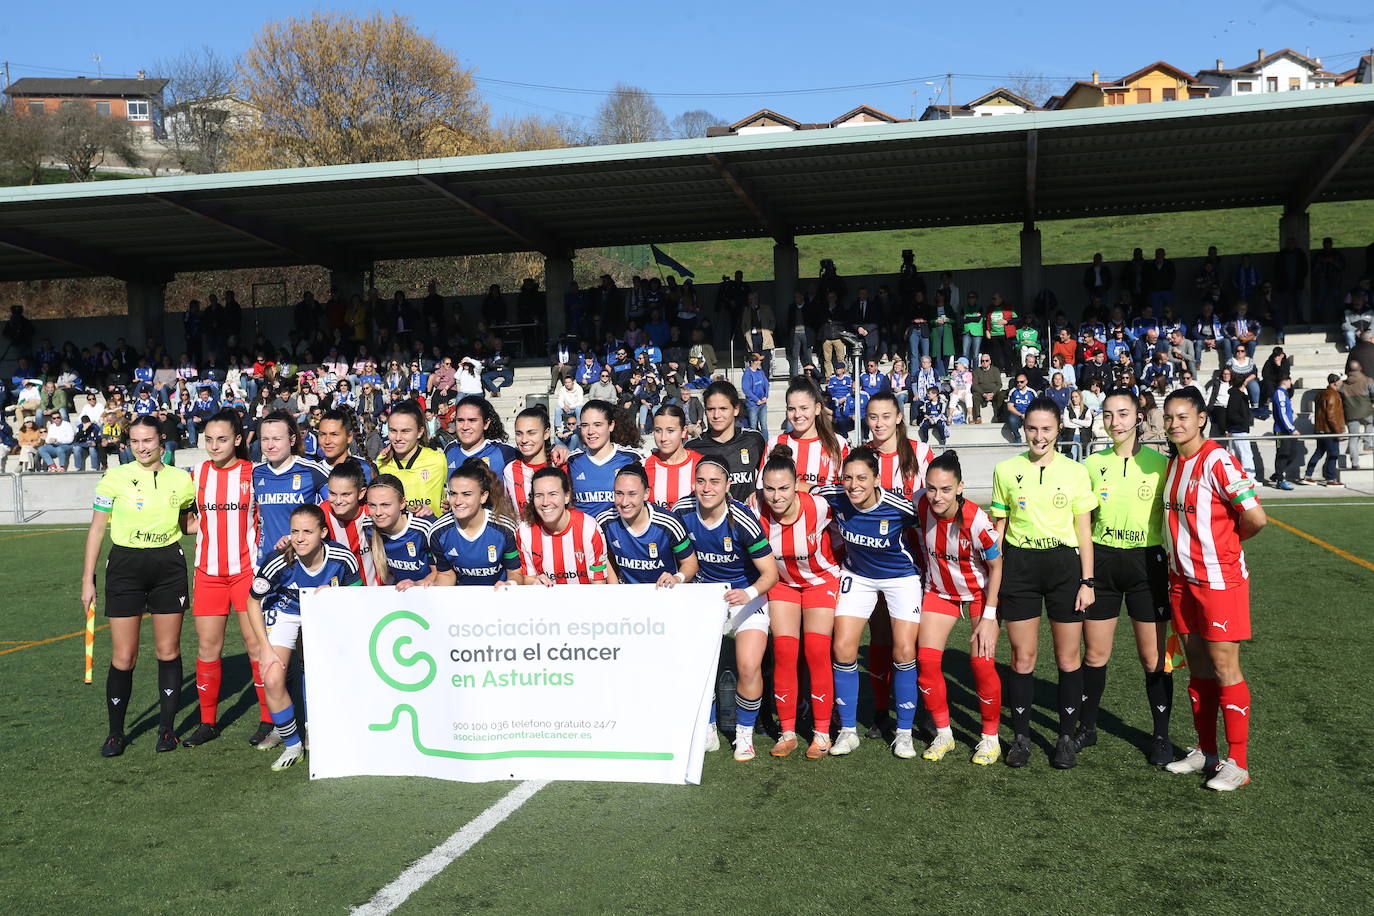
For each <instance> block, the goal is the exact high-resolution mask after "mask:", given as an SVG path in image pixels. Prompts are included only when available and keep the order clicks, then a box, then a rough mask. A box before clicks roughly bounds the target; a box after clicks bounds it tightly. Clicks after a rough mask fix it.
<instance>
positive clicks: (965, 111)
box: [921, 86, 1040, 121]
mask: <svg viewBox="0 0 1374 916" xmlns="http://www.w3.org/2000/svg"><path fill="white" fill-rule="evenodd" d="M1039 110H1040V109H1039V107H1038V106H1037V105H1036V104H1035V103H1034V102H1031V101H1030V100H1029V99H1026V98H1022V97H1021V96H1019V95H1017V94H1016V93H1014V92H1012V91H1011V90H1010V89H1004V88H1002V87H1000V86H999V87H998V88H996V89H994V90H992V91H991V92H988V93H985V94H983V95H980V96H979V97H978V98H976V99H974V100H973V101H971V102H966V103H965V104H963V105H927V106H926V110H925V112H924V113H923V114H922V115H921V120H922V121H943V120H946V119H948V118H987V117H993V116H995V115H1006V114H1025V113H1026V112H1028V111H1039Z"/></svg>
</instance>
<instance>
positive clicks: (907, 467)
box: [868, 391, 921, 481]
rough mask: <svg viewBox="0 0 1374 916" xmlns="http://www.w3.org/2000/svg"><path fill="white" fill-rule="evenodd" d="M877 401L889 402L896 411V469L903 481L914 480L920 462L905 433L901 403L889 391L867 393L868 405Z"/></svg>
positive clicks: (919, 468)
mask: <svg viewBox="0 0 1374 916" xmlns="http://www.w3.org/2000/svg"><path fill="white" fill-rule="evenodd" d="M878 402H882V403H884V404H891V405H892V409H893V410H895V411H897V428H896V430H894V434H895V435H896V437H897V471H898V473H899V474H900V476H901V478H902V480H903V481H907V480H915V479H916V476H917V475H918V474H919V473H920V472H921V462H920V459H918V458H917V457H916V449H915V448H914V447H913V446H912V444H911V436H910V435H909V434H908V433H907V425H906V417H905V416H904V415H903V414H902V405H901V403H900V402H899V401H898V400H897V396H896V395H895V394H893V393H892V392H891V391H879V392H878V393H876V394H872V395H869V397H868V404H869V406H870V407H872V406H873V405H874V404H876V403H878Z"/></svg>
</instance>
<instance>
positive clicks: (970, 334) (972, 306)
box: [960, 291, 1001, 369]
mask: <svg viewBox="0 0 1374 916" xmlns="http://www.w3.org/2000/svg"><path fill="white" fill-rule="evenodd" d="M986 320H987V316H985V315H984V314H983V307H982V306H981V305H979V304H978V293H977V292H974V291H970V292H969V294H968V295H967V296H966V297H965V299H964V311H963V313H962V317H961V318H960V321H961V323H962V324H963V331H962V337H961V340H962V346H961V348H960V354H961V355H962V356H963V357H964V358H965V359H967V360H968V361H969V362H973V361H974V360H976V359H978V354H979V353H981V352H982V350H983V337H984V336H985V332H984V323H985V322H986ZM989 356H990V357H991V351H989ZM1000 368H1001V367H1000V366H999V369H1000Z"/></svg>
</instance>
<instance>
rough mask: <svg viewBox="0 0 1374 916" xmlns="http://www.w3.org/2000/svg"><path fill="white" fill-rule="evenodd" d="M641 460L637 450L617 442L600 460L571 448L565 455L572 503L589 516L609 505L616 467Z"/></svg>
mask: <svg viewBox="0 0 1374 916" xmlns="http://www.w3.org/2000/svg"><path fill="white" fill-rule="evenodd" d="M642 460H643V459H642V458H641V457H640V456H639V453H638V452H635V451H633V450H631V449H628V448H625V447H624V446H620V445H617V446H616V447H615V449H614V450H613V451H612V452H611V453H610V455H609V456H607V457H606V458H605V459H603V460H601V461H597V460H596V459H594V458H592V456H591V455H589V454H587V452H586V451H584V450H583V449H578V450H577V451H575V452H573V453H572V454H571V455H569V456H568V478H569V479H570V480H571V481H572V491H573V504H574V506H575V507H576V508H577V509H579V510H580V511H582V512H585V513H587V514H588V515H590V516H591V517H592V518H596V517H597V516H598V515H600V514H601V513H602V512H605V511H606V510H607V509H609V508H611V503H612V501H613V500H614V499H615V473H616V471H619V470H620V469H621V468H623V467H625V465H627V464H635V463H637V462H639V461H642Z"/></svg>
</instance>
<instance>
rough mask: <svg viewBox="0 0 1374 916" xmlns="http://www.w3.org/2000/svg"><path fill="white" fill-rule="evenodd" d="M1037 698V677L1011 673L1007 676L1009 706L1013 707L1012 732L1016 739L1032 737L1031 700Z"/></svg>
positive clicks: (1028, 674) (1015, 672) (1016, 672)
mask: <svg viewBox="0 0 1374 916" xmlns="http://www.w3.org/2000/svg"><path fill="white" fill-rule="evenodd" d="M1034 697H1035V675H1034V674H1031V673H1029V672H1028V673H1026V674H1021V673H1020V672H1018V671H1011V672H1008V674H1007V705H1008V706H1010V707H1011V730H1012V731H1013V732H1014V733H1015V734H1016V737H1018V738H1021V737H1026V738H1029V737H1030V719H1031V700H1032V699H1033V698H1034Z"/></svg>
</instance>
